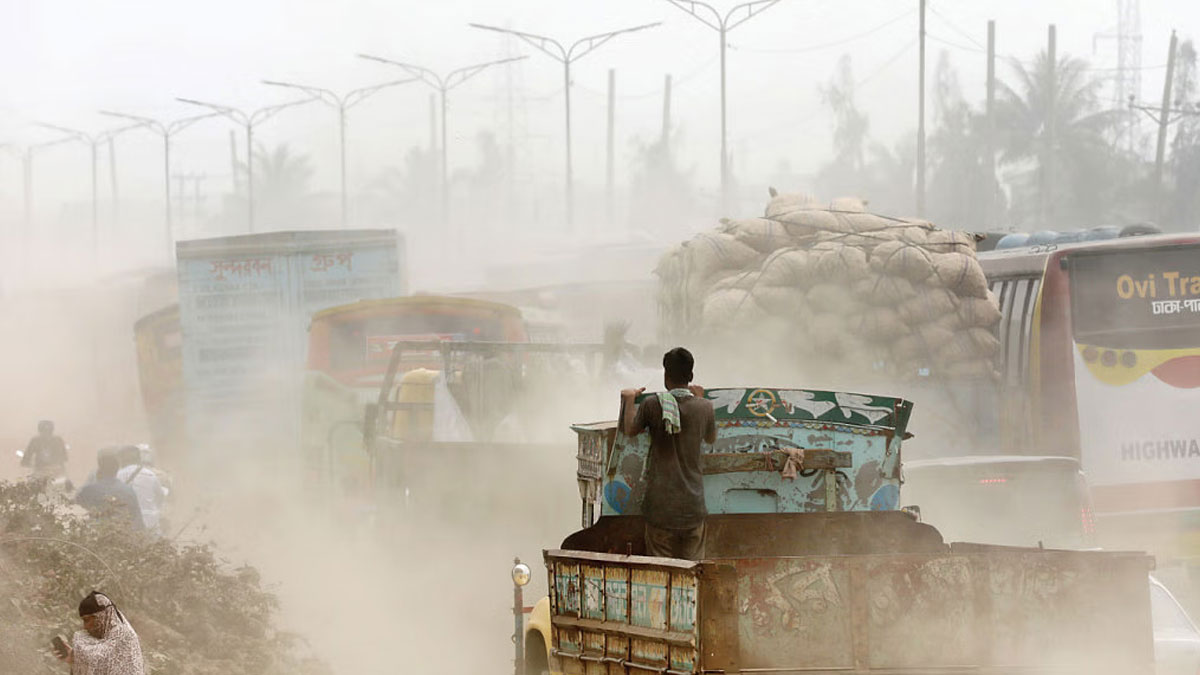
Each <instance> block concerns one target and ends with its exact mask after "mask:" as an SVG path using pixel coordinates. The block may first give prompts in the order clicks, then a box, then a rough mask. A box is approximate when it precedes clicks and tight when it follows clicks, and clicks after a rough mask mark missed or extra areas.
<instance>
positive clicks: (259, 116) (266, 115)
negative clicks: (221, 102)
mask: <svg viewBox="0 0 1200 675" xmlns="http://www.w3.org/2000/svg"><path fill="white" fill-rule="evenodd" d="M320 98H321V97H320V96H309V97H308V98H303V99H300V100H298V101H289V102H287V103H280V104H278V105H271V106H267V107H265V108H259V109H258V110H255V111H254V112H252V113H250V121H249V124H250V126H255V125H257V124H262V123H263V122H266V121H267V120H269V119H271V118H272V117H274V116H275V115H277V114H278V113H279V112H280V111H282V110H286V109H287V108H291V107H293V106H298V105H304V104H305V103H312V102H313V101H316V100H319V99H320Z"/></svg>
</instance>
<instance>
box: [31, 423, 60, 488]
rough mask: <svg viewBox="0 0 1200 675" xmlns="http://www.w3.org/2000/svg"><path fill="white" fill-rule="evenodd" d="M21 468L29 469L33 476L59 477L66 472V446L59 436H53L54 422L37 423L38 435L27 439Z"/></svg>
mask: <svg viewBox="0 0 1200 675" xmlns="http://www.w3.org/2000/svg"><path fill="white" fill-rule="evenodd" d="M21 466H23V467H27V468H28V467H31V468H32V469H33V472H34V474H35V475H39V476H51V475H59V474H62V473H64V472H65V471H66V466H67V444H66V443H64V442H63V439H62V437H61V436H56V435H54V422H51V421H50V420H42V421H41V422H38V434H37V436H34V437H33V438H31V439H29V444H28V445H26V446H25V454H24V455H22V456H21Z"/></svg>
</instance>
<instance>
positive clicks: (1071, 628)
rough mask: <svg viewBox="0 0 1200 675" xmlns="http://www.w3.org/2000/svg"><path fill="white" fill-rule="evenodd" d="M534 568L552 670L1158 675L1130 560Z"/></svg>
mask: <svg viewBox="0 0 1200 675" xmlns="http://www.w3.org/2000/svg"><path fill="white" fill-rule="evenodd" d="M839 515H841V514H839ZM868 515H869V514H868ZM897 515H901V517H904V516H903V514H897ZM914 524H915V523H914ZM833 529H836V528H833ZM931 529H932V528H931ZM786 531H787V528H783V529H781V530H780V531H779V533H780V534H779V536H783V535H784V533H785V532H786ZM831 531H832V530H831ZM714 534H715V531H714ZM768 536H769V535H768ZM720 538H721V536H720V535H718V539H720ZM734 539H736V537H735V538H734ZM939 540H940V535H939ZM727 548H728V547H727ZM545 561H546V566H547V569H548V571H549V586H550V589H551V594H550V603H551V620H552V625H553V630H552V645H551V646H552V649H551V670H552V671H554V672H561V673H569V674H577V675H601V674H612V675H616V674H617V673H627V672H628V673H635V672H638V671H653V672H659V673H668V674H670V675H682V674H684V673H701V672H727V673H732V672H756V673H764V672H772V673H774V672H803V673H845V672H857V673H926V672H930V671H935V672H938V673H959V672H962V673H966V672H972V673H977V672H1003V673H1008V672H1014V673H1015V672H1021V673H1030V672H1046V673H1050V672H1054V673H1062V672H1080V673H1082V672H1087V673H1150V672H1152V671H1153V666H1154V656H1153V645H1152V640H1151V629H1150V608H1149V586H1148V581H1147V574H1148V571H1149V569H1150V567H1151V562H1152V561H1151V559H1150V558H1149V557H1148V556H1145V555H1143V554H1140V553H1122V552H1099V551H1059V550H1042V549H1025V548H1006V547H994V546H983V545H978V544H950V545H944V544H942V545H940V549H938V548H935V549H933V550H931V551H929V552H903V553H897V552H889V553H879V552H876V553H866V554H863V553H858V552H855V553H850V554H828V553H826V554H809V555H784V556H756V557H749V556H741V555H738V556H734V557H709V558H706V559H705V560H702V561H700V562H689V561H681V560H673V559H667V558H652V557H645V556H638V555H621V554H612V553H598V552H592V551H580V550H551V551H546V552H545Z"/></svg>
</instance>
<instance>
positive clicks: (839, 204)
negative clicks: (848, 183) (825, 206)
mask: <svg viewBox="0 0 1200 675" xmlns="http://www.w3.org/2000/svg"><path fill="white" fill-rule="evenodd" d="M829 210H830V211H849V212H852V213H862V212H864V211H866V210H867V202H866V200H864V199H862V198H860V197H838V198H837V199H834V200H833V201H832V202H829Z"/></svg>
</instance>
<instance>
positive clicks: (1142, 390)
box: [979, 235, 1200, 564]
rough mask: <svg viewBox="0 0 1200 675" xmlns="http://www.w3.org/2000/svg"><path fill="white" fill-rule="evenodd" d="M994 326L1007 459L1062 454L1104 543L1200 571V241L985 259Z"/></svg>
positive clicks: (1125, 241)
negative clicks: (1073, 467)
mask: <svg viewBox="0 0 1200 675" xmlns="http://www.w3.org/2000/svg"><path fill="white" fill-rule="evenodd" d="M979 260H980V263H981V264H982V266H983V270H984V273H985V274H986V275H987V278H988V282H989V285H990V289H991V291H992V292H993V293H994V294H995V295H996V297H997V299H998V301H999V306H1000V309H1001V313H1002V316H1003V318H1002V319H1001V323H1000V325H999V328H998V332H999V337H1000V341H1001V351H1000V355H999V363H998V367H999V370H1000V372H1001V376H1002V378H1001V386H1000V390H999V404H998V405H997V410H998V411H999V418H1000V419H999V420H998V428H999V430H1000V432H1001V441H1002V445H1003V447H1002V449H1001V451H1003V452H1006V453H1012V454H1025V455H1065V456H1070V457H1076V458H1078V459H1079V461H1080V463H1081V464H1082V468H1083V470H1084V472H1085V473H1086V475H1087V480H1088V483H1089V484H1090V486H1091V494H1092V501H1093V505H1094V508H1095V513H1096V517H1097V536H1098V540H1099V541H1100V543H1101V544H1103V545H1106V546H1122V547H1136V548H1144V549H1147V550H1150V551H1152V552H1154V553H1155V554H1156V555H1157V556H1159V559H1160V561H1179V562H1184V561H1189V560H1190V561H1191V563H1192V564H1195V563H1197V562H1200V236H1198V235H1152V236H1137V237H1125V238H1120V239H1112V240H1108V241H1102V242H1093V243H1079V244H1066V245H1061V246H1040V247H1029V248H1019V249H1010V250H1003V251H993V252H988V253H981V254H980V255H979Z"/></svg>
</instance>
